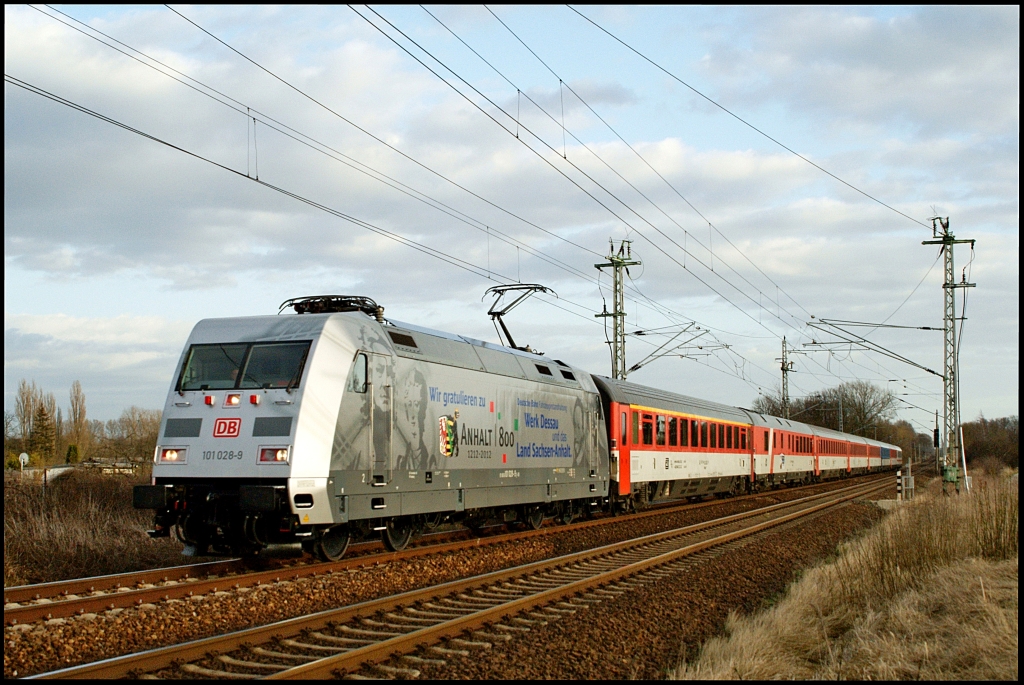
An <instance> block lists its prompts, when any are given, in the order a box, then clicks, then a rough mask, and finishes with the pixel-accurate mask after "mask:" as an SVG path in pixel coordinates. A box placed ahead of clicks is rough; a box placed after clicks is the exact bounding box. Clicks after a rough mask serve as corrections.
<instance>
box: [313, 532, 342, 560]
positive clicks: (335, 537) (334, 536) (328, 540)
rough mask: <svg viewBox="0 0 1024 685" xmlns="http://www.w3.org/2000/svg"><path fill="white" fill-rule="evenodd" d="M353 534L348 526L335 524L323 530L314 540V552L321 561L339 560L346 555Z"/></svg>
mask: <svg viewBox="0 0 1024 685" xmlns="http://www.w3.org/2000/svg"><path fill="white" fill-rule="evenodd" d="M350 542H352V534H351V533H349V530H348V527H347V526H335V527H334V528H329V529H327V530H325V531H321V532H320V533H319V534H317V536H316V540H314V541H313V554H314V555H316V558H317V559H319V560H320V561H337V560H338V559H341V558H342V557H343V556H345V552H347V551H348V546H349V543H350Z"/></svg>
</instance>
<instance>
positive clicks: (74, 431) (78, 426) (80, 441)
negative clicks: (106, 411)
mask: <svg viewBox="0 0 1024 685" xmlns="http://www.w3.org/2000/svg"><path fill="white" fill-rule="evenodd" d="M70 399H71V412H70V415H69V416H68V423H69V424H70V425H69V427H68V442H69V443H70V444H72V445H75V447H76V452H77V454H78V456H79V457H80V458H84V457H85V456H86V455H87V454H88V451H89V442H90V440H89V438H90V436H91V435H92V434H91V433H90V431H89V425H88V423H87V420H86V411H85V393H84V392H82V384H81V383H79V382H78V381H75V382H74V383H72V384H71V394H70Z"/></svg>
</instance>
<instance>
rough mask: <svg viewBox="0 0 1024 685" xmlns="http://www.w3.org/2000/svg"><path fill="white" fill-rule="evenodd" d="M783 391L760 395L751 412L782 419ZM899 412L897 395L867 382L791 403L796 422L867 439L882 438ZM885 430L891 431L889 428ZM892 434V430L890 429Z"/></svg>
mask: <svg viewBox="0 0 1024 685" xmlns="http://www.w3.org/2000/svg"><path fill="white" fill-rule="evenodd" d="M781 394H782V393H781V392H780V391H778V390H776V391H775V392H774V393H773V394H770V395H761V396H759V397H758V398H757V399H756V400H754V403H753V406H752V409H753V410H754V411H757V412H760V413H762V414H769V415H771V416H782V397H781ZM895 413H896V396H895V395H893V394H892V393H891V392H890V391H888V390H885V389H884V388H880V387H878V386H876V385H874V384H872V383H869V382H868V381H852V382H849V383H843V384H841V385H839V386H837V387H835V388H825V389H824V390H819V391H817V392H815V393H812V394H810V395H808V396H807V397H800V398H795V399H793V400H791V401H790V403H789V416H790V418H791V419H793V420H794V421H800V422H802V423H809V424H811V425H814V426H822V427H824V428H831V429H833V430H839V428H840V426H841V427H842V429H843V432H845V433H852V434H854V435H862V436H864V437H871V438H873V437H875V435H876V434H877V435H878V436H879V437H881V435H882V432H881V431H882V430H883V427H885V426H889V423H890V421H891V420H892V418H893V417H894V415H895ZM886 430H890V429H889V428H886ZM890 432H891V430H890Z"/></svg>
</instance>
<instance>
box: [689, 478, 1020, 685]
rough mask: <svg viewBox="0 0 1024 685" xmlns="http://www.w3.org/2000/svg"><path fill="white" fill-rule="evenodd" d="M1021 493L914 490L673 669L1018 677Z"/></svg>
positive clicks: (999, 483)
mask: <svg viewBox="0 0 1024 685" xmlns="http://www.w3.org/2000/svg"><path fill="white" fill-rule="evenodd" d="M1017 529H1018V493H1017V488H1016V487H1014V486H1011V485H1010V484H1009V483H1008V482H1007V481H1006V480H1005V479H998V480H988V481H981V482H978V484H977V487H976V488H975V490H974V492H973V493H972V494H971V495H970V496H961V497H942V496H941V495H939V496H936V495H931V496H924V497H921V498H919V499H918V500H917V501H916V502H915V503H914V504H912V505H908V506H904V507H902V508H900V509H899V510H898V511H896V512H894V513H893V514H892V515H891V516H889V517H888V518H886V519H885V520H884V521H883V522H882V523H881V524H879V525H878V526H877V527H876V528H875V529H873V530H872V531H871V532H869V533H868V534H867V535H865V536H864V537H863V538H861V539H859V540H856V541H854V542H852V543H850V544H847V545H844V546H843V548H842V549H841V550H840V553H839V556H838V558H837V559H835V560H834V561H833V562H831V563H829V564H826V565H824V566H820V567H818V568H815V569H812V570H811V571H809V572H808V573H806V574H805V575H804V577H803V578H802V579H801V580H800V581H798V582H796V583H794V584H793V586H791V587H790V589H789V592H788V594H787V596H786V597H785V598H784V599H783V600H781V601H780V602H779V603H778V604H777V605H776V606H774V607H773V608H771V609H770V610H767V611H765V612H763V613H761V614H758V615H756V616H751V617H737V616H731V617H730V618H729V621H728V622H727V625H726V632H727V636H726V637H722V638H715V639H713V640H711V641H709V642H708V643H706V644H705V645H704V647H703V649H702V650H701V654H700V656H699V657H698V658H697V660H696V661H694V662H692V663H683V664H681V665H680V666H679V667H678V668H677V670H676V672H675V673H674V675H675V677H677V678H687V679H689V678H701V679H709V678H723V679H724V678H727V679H736V678H744V679H747V678H758V679H769V678H799V679H808V678H814V679H819V678H823V679H840V678H842V679H858V680H868V679H872V680H874V679H887V680H893V679H920V678H924V679H929V680H933V679H958V680H971V679H1012V680H1016V679H1017V659H1018V657H1017V555H1018V540H1017Z"/></svg>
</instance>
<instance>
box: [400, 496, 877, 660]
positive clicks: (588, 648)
mask: <svg viewBox="0 0 1024 685" xmlns="http://www.w3.org/2000/svg"><path fill="white" fill-rule="evenodd" d="M882 516H883V514H882V512H881V511H880V510H879V509H878V508H877V507H875V506H873V505H869V504H863V503H853V504H848V505H845V506H843V507H841V508H839V509H835V510H830V511H827V512H825V513H823V514H821V515H818V516H815V517H814V518H813V520H810V521H807V522H805V523H801V524H794V525H791V526H788V527H786V528H784V529H782V530H779V531H777V532H772V533H769V534H767V535H765V536H764V537H763V538H760V539H757V540H753V541H751V542H750V543H748V544H747V545H745V546H742V547H738V548H735V549H730V550H728V551H725V552H723V553H722V554H720V555H719V556H717V557H713V558H711V559H708V560H704V561H697V562H695V563H694V564H692V565H690V566H687V567H686V568H685V569H683V570H682V571H680V572H679V573H676V574H674V575H672V576H670V577H667V578H664V579H662V580H659V581H657V582H653V583H650V584H648V585H646V586H643V587H640V588H638V589H635V590H632V591H630V592H627V593H625V594H623V595H621V596H619V597H617V598H610V599H607V600H605V601H602V602H601V603H600V604H594V605H591V606H590V607H589V608H587V609H583V610H579V611H577V612H576V614H574V615H572V616H566V617H564V618H561V619H559V620H558V621H555V622H552V623H549V624H548V625H546V626H542V627H535V628H533V629H531V631H530V632H529V633H522V634H519V635H516V636H515V638H514V639H513V640H510V641H508V642H505V643H495V644H493V646H492V648H491V649H486V650H474V651H473V652H472V654H471V656H469V657H457V656H456V657H449V658H448V659H447V663H446V664H445V665H444V666H436V665H430V664H426V665H423V666H418V668H420V670H421V675H420V678H421V679H468V680H478V679H488V680H490V679H502V680H518V679H527V680H532V679H545V680H547V679H553V680H579V679H604V680H629V679H645V680H646V679H652V678H665V677H666V675H668V673H669V672H670V671H672V670H673V669H674V668H675V667H676V666H678V664H679V662H680V660H682V659H692V658H693V657H694V656H696V654H697V653H698V652H699V649H700V645H701V644H703V643H704V642H705V641H706V640H707V639H708V638H710V637H712V636H714V635H717V634H720V633H721V632H722V631H723V629H724V626H725V621H726V618H727V617H728V615H729V613H730V612H732V611H736V612H739V613H749V612H752V611H755V610H757V609H759V608H761V607H762V606H764V604H765V602H766V601H770V599H771V598H772V597H774V596H777V595H778V594H779V593H781V592H783V591H784V590H785V589H786V587H787V585H788V584H789V583H790V582H792V581H793V580H794V579H795V578H796V577H797V575H798V574H799V573H800V571H801V570H802V569H805V568H807V567H808V566H810V565H813V564H814V563H816V562H818V561H820V560H822V559H824V558H826V557H827V556H828V555H829V554H831V553H832V552H834V551H835V549H836V546H837V545H838V544H839V543H840V542H842V541H844V540H846V539H848V538H850V537H851V536H853V535H855V534H857V533H858V532H859V531H861V530H863V529H865V528H867V527H869V526H871V525H873V524H874V523H875V522H877V521H878V519H879V518H881V517H882Z"/></svg>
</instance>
